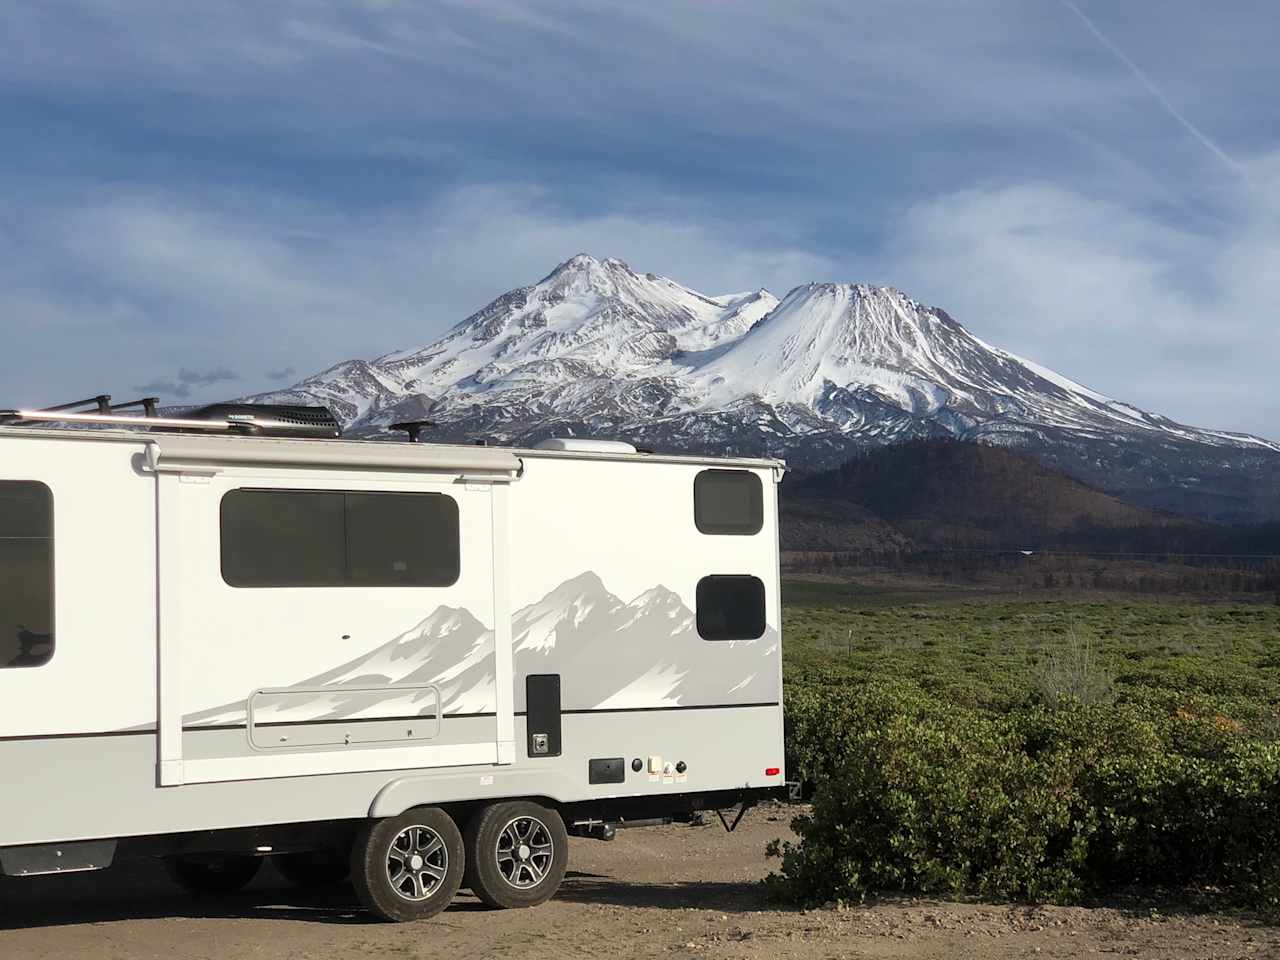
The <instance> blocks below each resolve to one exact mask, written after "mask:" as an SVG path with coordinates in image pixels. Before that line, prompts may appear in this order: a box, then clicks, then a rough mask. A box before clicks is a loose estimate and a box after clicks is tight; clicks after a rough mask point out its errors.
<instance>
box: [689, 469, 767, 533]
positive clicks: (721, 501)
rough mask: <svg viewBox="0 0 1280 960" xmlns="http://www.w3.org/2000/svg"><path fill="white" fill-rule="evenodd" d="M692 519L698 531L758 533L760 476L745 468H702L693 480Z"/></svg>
mask: <svg viewBox="0 0 1280 960" xmlns="http://www.w3.org/2000/svg"><path fill="white" fill-rule="evenodd" d="M693 522H694V524H695V525H696V526H697V527H698V530H699V531H700V532H702V533H710V534H736V535H739V536H750V535H751V534H755V533H759V532H760V528H761V527H763V526H764V490H763V487H762V486H761V483H760V478H759V477H758V476H757V475H756V474H754V473H751V472H749V471H747V470H703V471H702V472H700V473H699V474H698V475H697V476H696V477H694V479H693Z"/></svg>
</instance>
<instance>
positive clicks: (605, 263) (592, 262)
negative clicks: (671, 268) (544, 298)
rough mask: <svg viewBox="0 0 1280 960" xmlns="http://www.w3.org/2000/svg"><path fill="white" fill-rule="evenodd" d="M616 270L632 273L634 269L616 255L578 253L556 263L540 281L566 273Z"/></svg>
mask: <svg viewBox="0 0 1280 960" xmlns="http://www.w3.org/2000/svg"><path fill="white" fill-rule="evenodd" d="M602 271H604V272H609V271H618V272H623V273H628V274H632V275H634V271H633V270H632V269H631V267H629V266H628V265H627V264H626V262H624V261H622V260H619V259H618V258H617V257H604V258H603V259H602V258H600V257H594V256H592V255H591V254H589V253H578V254H575V255H574V256H572V257H570V258H569V259H568V260H565V261H564V262H563V263H561V264H558V265H557V266H556V268H555V269H554V270H552V271H551V272H550V273H549V274H547V275H546V276H545V277H543V279H542V282H543V283H545V282H547V281H548V280H554V279H555V278H557V277H562V276H564V275H566V274H583V273H597V272H602Z"/></svg>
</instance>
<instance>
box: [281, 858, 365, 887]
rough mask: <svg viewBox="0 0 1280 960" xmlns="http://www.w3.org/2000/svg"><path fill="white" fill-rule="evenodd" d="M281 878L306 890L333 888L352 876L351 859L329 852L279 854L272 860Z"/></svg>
mask: <svg viewBox="0 0 1280 960" xmlns="http://www.w3.org/2000/svg"><path fill="white" fill-rule="evenodd" d="M271 862H272V863H273V864H274V865H275V868H276V870H277V871H278V872H279V873H280V876H282V877H284V878H285V879H286V880H288V881H289V882H290V883H291V884H293V885H294V886H295V887H302V888H303V889H304V890H310V889H315V888H316V887H332V886H335V885H337V884H339V883H342V882H344V881H345V880H346V879H347V877H349V876H350V875H351V863H350V859H349V858H347V859H344V858H343V857H341V856H339V855H336V854H334V853H332V852H330V851H328V850H309V851H306V852H304V853H278V854H276V855H275V856H274V857H272V858H271Z"/></svg>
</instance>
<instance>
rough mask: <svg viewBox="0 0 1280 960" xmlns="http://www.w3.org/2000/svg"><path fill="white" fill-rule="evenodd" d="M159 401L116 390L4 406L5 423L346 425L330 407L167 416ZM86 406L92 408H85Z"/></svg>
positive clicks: (269, 430)
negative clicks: (116, 394) (27, 406)
mask: <svg viewBox="0 0 1280 960" xmlns="http://www.w3.org/2000/svg"><path fill="white" fill-rule="evenodd" d="M159 402H160V399H159V397H142V398H141V399H138V400H129V401H127V402H125V403H112V402H111V396H110V394H106V393H102V394H99V395H97V396H96V397H89V398H87V399H85V400H76V401H73V402H71V403H60V404H57V405H55V406H52V407H42V408H40V409H38V410H0V425H2V424H25V423H65V424H85V425H89V426H115V427H119V426H128V427H137V428H142V429H161V430H180V431H201V432H205V433H216V432H226V433H240V434H256V435H265V436H289V435H294V436H308V437H316V438H319V437H337V436H339V434H340V433H341V427H340V426H339V425H338V422H337V421H336V420H334V418H333V414H332V413H330V412H329V410H328V408H326V407H290V406H273V405H269V404H211V405H209V406H206V407H201V408H199V409H198V410H194V411H192V412H191V414H190V415H189V416H185V417H162V416H160V415H159V412H158V409H157V404H159ZM86 407H88V408H90V409H80V408H86ZM137 407H141V408H142V416H137V415H136V414H123V413H119V412H118V411H120V410H129V409H133V408H137Z"/></svg>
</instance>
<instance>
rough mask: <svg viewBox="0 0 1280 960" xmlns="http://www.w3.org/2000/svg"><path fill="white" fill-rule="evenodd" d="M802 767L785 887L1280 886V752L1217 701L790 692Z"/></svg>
mask: <svg viewBox="0 0 1280 960" xmlns="http://www.w3.org/2000/svg"><path fill="white" fill-rule="evenodd" d="M787 725H788V730H787V735H788V751H789V757H788V759H789V764H790V766H789V773H790V774H791V775H792V776H793V777H797V776H798V777H799V778H801V779H804V780H807V781H809V782H811V783H812V784H814V786H815V788H816V792H815V794H814V805H813V811H812V814H811V815H810V816H807V817H801V818H798V819H797V820H796V822H795V824H794V826H795V829H796V832H797V833H798V834H799V836H800V840H799V842H798V843H787V844H782V845H775V846H774V848H773V849H772V850H771V852H773V853H776V854H777V855H779V856H781V857H782V864H781V868H780V871H779V872H778V873H776V874H774V875H772V876H771V877H770V879H769V880H768V881H767V882H768V884H769V886H770V888H771V890H772V892H773V893H774V894H776V895H777V896H779V897H782V898H785V899H788V900H792V901H796V902H822V901H827V900H857V899H860V898H862V897H863V896H865V895H866V894H867V893H868V892H872V891H877V890H908V891H919V892H924V893H931V894H951V895H956V894H973V895H979V896H984V897H990V898H999V899H1016V900H1048V901H1057V902H1071V901H1078V900H1080V899H1081V898H1082V897H1086V896H1091V895H1096V894H1100V893H1105V892H1107V891H1109V890H1113V889H1116V888H1118V887H1122V886H1126V885H1128V884H1131V883H1135V882H1137V883H1158V884H1165V885H1167V884H1176V883H1185V882H1191V881H1195V882H1202V883H1213V884H1219V885H1224V886H1231V887H1233V888H1234V889H1236V890H1237V891H1239V892H1241V893H1242V894H1243V895H1245V896H1247V897H1248V898H1249V899H1250V900H1252V901H1253V902H1256V903H1268V904H1274V903H1275V897H1276V894H1277V891H1278V890H1280V871H1278V870H1277V867H1276V866H1275V864H1277V863H1280V746H1278V745H1277V744H1276V743H1275V742H1274V741H1273V740H1264V739H1260V738H1258V737H1256V736H1253V735H1252V734H1251V733H1250V731H1249V729H1248V727H1247V726H1246V724H1244V723H1242V722H1240V721H1238V720H1236V719H1233V718H1231V717H1229V716H1227V715H1225V714H1223V713H1221V712H1220V711H1219V709H1218V708H1217V706H1215V704H1214V703H1213V702H1212V701H1210V700H1207V699H1204V698H1198V699H1197V698H1194V697H1193V698H1182V700H1181V701H1179V700H1178V699H1177V698H1175V697H1174V696H1172V694H1171V693H1170V692H1168V691H1151V692H1149V693H1148V694H1147V695H1144V696H1140V697H1138V698H1137V699H1135V700H1133V701H1126V702H1117V703H1094V704H1082V703H1079V702H1078V701H1075V700H1072V699H1070V698H1061V697H1060V698H1057V699H1056V706H1055V707H1052V708H1051V707H1048V706H1045V705H1041V704H1040V703H1039V702H1038V701H1036V700H1035V699H1034V698H1032V699H1028V700H1027V701H1026V702H1025V703H1024V704H1023V705H1022V706H1021V707H1019V708H1017V709H1013V710H1011V711H1009V712H1006V713H1000V714H996V713H990V712H987V713H984V712H982V711H980V710H977V709H974V708H972V707H970V706H967V705H964V704H961V703H956V702H953V701H949V700H944V699H941V698H939V697H937V696H935V695H933V694H930V693H929V692H927V691H925V690H924V689H922V688H921V687H920V686H919V685H918V684H917V683H915V682H914V681H911V680H874V679H873V680H867V681H865V682H861V683H859V684H857V685H848V684H821V683H815V682H812V680H810V681H807V682H804V683H792V684H790V685H789V687H788V691H787Z"/></svg>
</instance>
